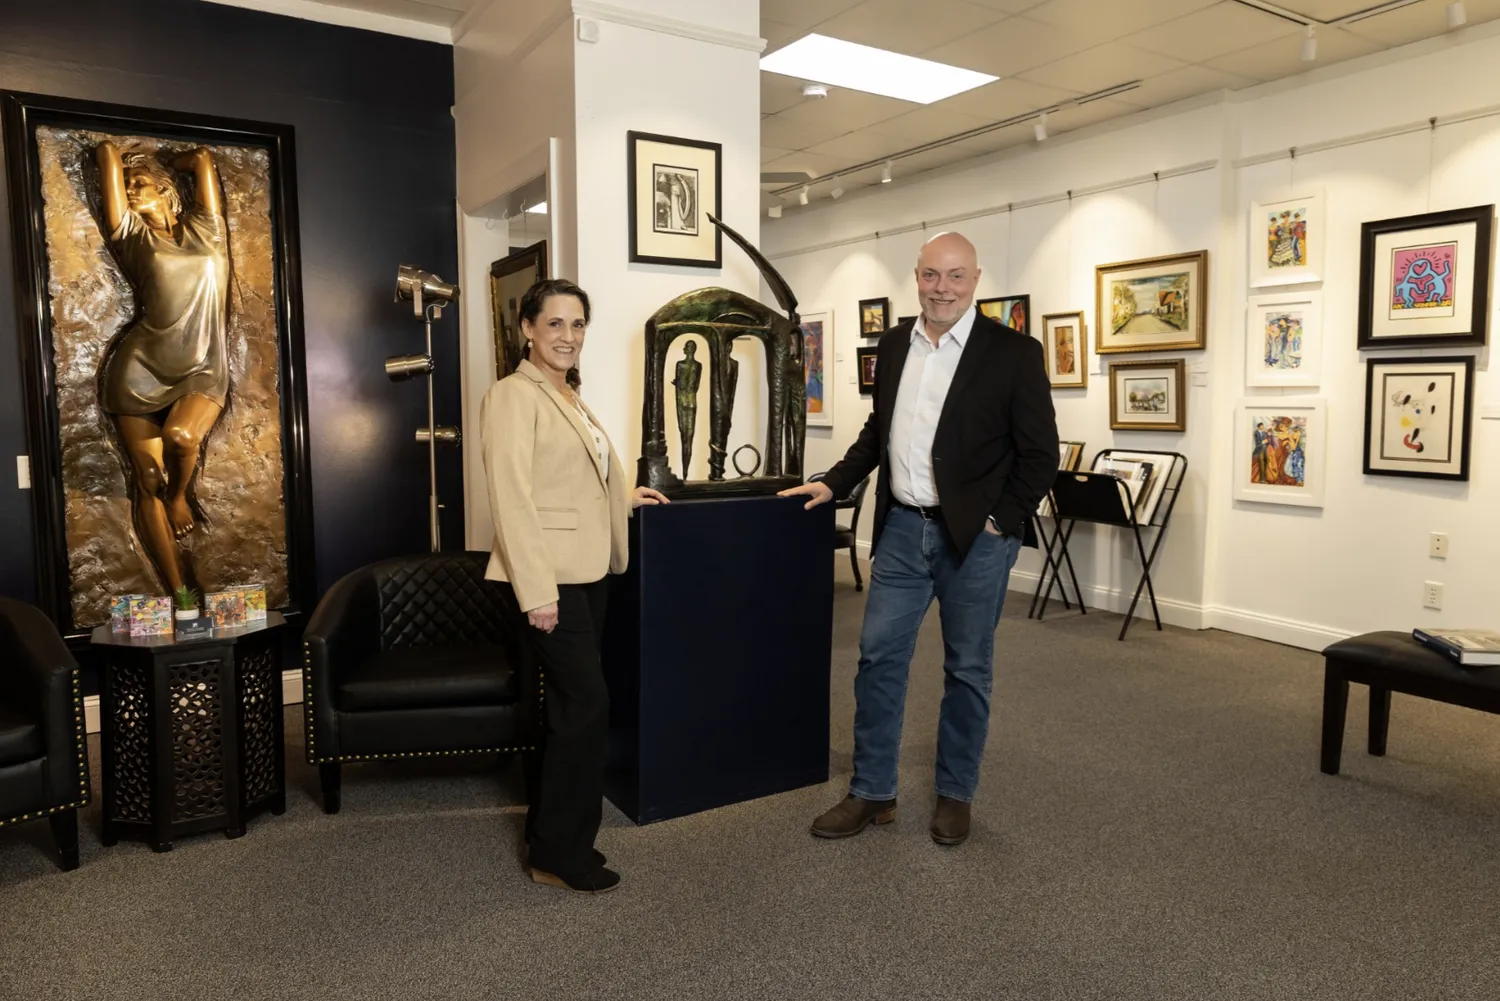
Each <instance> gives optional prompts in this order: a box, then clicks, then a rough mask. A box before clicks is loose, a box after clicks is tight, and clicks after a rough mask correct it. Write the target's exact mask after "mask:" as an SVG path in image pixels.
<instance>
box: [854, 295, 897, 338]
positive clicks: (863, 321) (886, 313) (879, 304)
mask: <svg viewBox="0 0 1500 1001" xmlns="http://www.w3.org/2000/svg"><path fill="white" fill-rule="evenodd" d="M890 325H891V300H889V299H861V300H860V301H859V336H861V337H879V336H880V335H881V334H883V333H885V331H886V328H887V327H889V326H890Z"/></svg>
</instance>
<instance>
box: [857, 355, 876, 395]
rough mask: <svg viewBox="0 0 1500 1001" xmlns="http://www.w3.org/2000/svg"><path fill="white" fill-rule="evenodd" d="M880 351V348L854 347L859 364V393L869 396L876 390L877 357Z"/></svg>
mask: <svg viewBox="0 0 1500 1001" xmlns="http://www.w3.org/2000/svg"><path fill="white" fill-rule="evenodd" d="M879 353H880V349H879V348H875V347H868V348H867V347H863V346H861V347H857V348H855V349H854V357H855V360H856V361H857V362H858V364H859V393H860V395H861V396H869V395H870V394H871V393H873V392H875V358H876V356H877V355H878V354H879Z"/></svg>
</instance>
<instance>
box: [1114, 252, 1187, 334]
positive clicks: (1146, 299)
mask: <svg viewBox="0 0 1500 1001" xmlns="http://www.w3.org/2000/svg"><path fill="white" fill-rule="evenodd" d="M1207 317H1208V251H1206V250H1199V251H1195V252H1193V253H1191V254H1177V255H1175V256H1168V257H1151V258H1145V259H1142V260H1139V261H1124V262H1122V263H1119V264H1101V265H1099V266H1098V267H1096V268H1095V269H1094V329H1095V330H1096V331H1098V334H1097V335H1096V336H1097V337H1098V343H1097V344H1095V345H1094V350H1095V351H1096V352H1097V353H1099V354H1126V353H1129V352H1140V351H1181V350H1198V351H1201V350H1202V349H1203V348H1204V347H1205V346H1206V345H1207V330H1208V326H1207Z"/></svg>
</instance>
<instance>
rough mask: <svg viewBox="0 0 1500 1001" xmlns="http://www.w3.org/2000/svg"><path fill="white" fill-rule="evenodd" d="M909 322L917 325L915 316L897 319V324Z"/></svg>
mask: <svg viewBox="0 0 1500 1001" xmlns="http://www.w3.org/2000/svg"><path fill="white" fill-rule="evenodd" d="M908 321H910V322H911V323H916V322H917V318H916V317H915V316H898V317H896V322H897V323H898V324H901V323H906V322H908Z"/></svg>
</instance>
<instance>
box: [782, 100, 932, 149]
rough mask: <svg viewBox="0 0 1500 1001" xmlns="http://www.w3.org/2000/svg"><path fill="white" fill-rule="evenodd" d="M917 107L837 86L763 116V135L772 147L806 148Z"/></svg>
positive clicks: (909, 103)
mask: <svg viewBox="0 0 1500 1001" xmlns="http://www.w3.org/2000/svg"><path fill="white" fill-rule="evenodd" d="M916 107H919V106H918V105H914V104H912V103H911V102H910V101H898V100H896V99H895V98H893V97H881V96H880V95H878V94H865V93H862V92H861V91H857V90H841V89H837V88H835V89H832V90H830V91H829V94H828V96H827V97H822V98H813V99H810V100H804V101H802V102H801V103H799V104H796V105H794V106H792V107H790V108H788V109H786V110H785V111H782V112H780V113H778V114H775V115H772V116H771V117H769V118H765V119H762V120H761V138H762V139H763V140H764V141H765V142H766V144H768V145H771V146H785V147H786V148H788V149H807V148H808V147H809V146H814V145H816V144H818V143H820V142H824V141H826V140H829V139H833V138H836V137H837V136H842V135H847V134H848V133H850V132H854V131H856V130H858V129H862V128H864V127H865V126H867V125H874V124H875V123H876V122H883V121H885V120H886V119H888V118H895V117H896V116H897V115H904V114H906V113H907V112H909V111H911V110H913V109H914V108H916ZM793 140H798V141H793Z"/></svg>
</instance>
